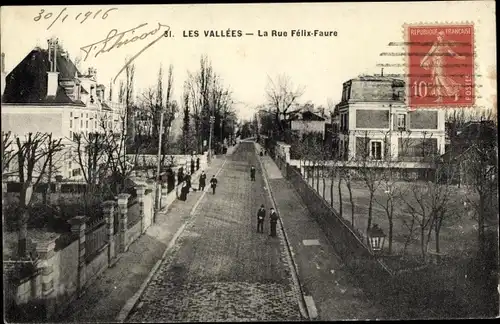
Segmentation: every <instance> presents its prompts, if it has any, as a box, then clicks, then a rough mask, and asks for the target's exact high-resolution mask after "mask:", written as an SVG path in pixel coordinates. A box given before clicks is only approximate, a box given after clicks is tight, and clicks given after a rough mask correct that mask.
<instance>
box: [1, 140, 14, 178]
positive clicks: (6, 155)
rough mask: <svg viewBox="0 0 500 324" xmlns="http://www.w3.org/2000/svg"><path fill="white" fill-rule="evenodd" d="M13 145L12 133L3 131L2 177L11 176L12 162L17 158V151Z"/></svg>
mask: <svg viewBox="0 0 500 324" xmlns="http://www.w3.org/2000/svg"><path fill="white" fill-rule="evenodd" d="M12 146H13V139H12V133H11V132H10V131H9V132H3V131H2V179H3V178H4V177H6V176H9V175H10V173H9V172H8V170H9V166H10V162H11V161H12V160H13V159H14V158H16V153H15V151H14V149H13V148H12Z"/></svg>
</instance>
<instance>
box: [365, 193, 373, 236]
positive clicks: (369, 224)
mask: <svg viewBox="0 0 500 324" xmlns="http://www.w3.org/2000/svg"><path fill="white" fill-rule="evenodd" d="M372 209H373V191H372V190H370V201H369V202H368V223H367V224H366V233H368V231H369V230H370V228H371V227H372ZM368 243H369V242H368Z"/></svg>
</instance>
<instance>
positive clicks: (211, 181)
mask: <svg viewBox="0 0 500 324" xmlns="http://www.w3.org/2000/svg"><path fill="white" fill-rule="evenodd" d="M210 186H211V187H212V192H213V194H214V195H215V188H216V187H217V179H216V178H215V174H214V175H213V176H212V179H210Z"/></svg>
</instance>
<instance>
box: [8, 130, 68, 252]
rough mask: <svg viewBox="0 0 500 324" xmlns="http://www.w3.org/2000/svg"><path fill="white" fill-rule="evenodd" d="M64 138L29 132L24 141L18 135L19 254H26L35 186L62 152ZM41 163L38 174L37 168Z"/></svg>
mask: <svg viewBox="0 0 500 324" xmlns="http://www.w3.org/2000/svg"><path fill="white" fill-rule="evenodd" d="M61 140H62V139H58V140H53V139H52V135H51V134H46V133H35V134H33V133H29V134H28V135H27V136H26V138H25V140H24V141H21V139H20V138H19V137H16V144H17V150H16V157H17V175H18V178H19V182H20V183H21V191H20V194H19V204H20V206H19V208H20V211H21V213H20V217H19V223H18V224H19V233H18V234H19V236H18V255H19V257H25V256H26V248H27V246H26V244H27V233H28V227H27V223H28V219H29V207H30V206H31V194H32V192H33V188H36V187H37V185H38V184H39V183H40V181H41V180H42V179H43V177H44V176H45V172H46V170H47V166H48V164H49V162H50V160H51V159H52V157H53V156H54V155H55V154H57V153H58V152H60V151H61V150H62V149H63V147H64V145H63V144H61ZM38 165H41V166H40V168H39V172H37V173H38V174H36V173H35V168H36V167H37V166H38Z"/></svg>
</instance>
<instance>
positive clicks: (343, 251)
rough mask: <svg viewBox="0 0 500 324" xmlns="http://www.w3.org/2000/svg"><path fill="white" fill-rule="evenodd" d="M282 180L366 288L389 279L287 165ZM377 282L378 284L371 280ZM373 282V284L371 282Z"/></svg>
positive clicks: (382, 267)
mask: <svg viewBox="0 0 500 324" xmlns="http://www.w3.org/2000/svg"><path fill="white" fill-rule="evenodd" d="M285 175H286V177H287V179H288V180H289V181H290V182H291V184H292V185H293V187H294V188H295V190H296V191H297V193H298V194H299V196H300V197H301V198H302V201H303V202H304V204H305V205H306V207H307V209H308V210H309V212H310V214H311V215H312V216H313V217H314V219H315V220H316V221H317V222H318V223H319V224H320V225H321V228H323V230H324V231H325V234H326V236H327V238H328V240H329V242H330V244H332V246H333V247H334V248H335V251H336V252H337V254H338V256H339V257H340V258H341V259H342V261H343V262H344V264H345V265H346V266H347V267H348V268H349V269H350V270H351V272H352V273H353V274H354V275H355V276H356V278H357V279H358V280H359V281H360V282H361V283H362V285H363V286H364V287H366V288H370V289H373V288H374V287H377V286H378V285H382V284H384V282H385V281H384V280H385V279H384V278H387V277H391V275H392V272H391V271H390V269H389V268H388V267H387V266H386V265H385V264H384V263H383V262H382V261H380V260H379V259H377V258H376V257H375V255H374V254H373V253H372V252H371V250H370V249H369V247H368V246H367V245H366V243H365V242H363V239H362V238H361V235H359V234H358V233H357V232H356V230H354V229H353V227H352V226H351V224H350V223H349V222H348V221H347V220H345V219H343V218H342V217H340V215H338V213H337V212H336V211H335V210H334V209H333V208H332V207H331V206H330V205H329V204H328V203H327V202H326V201H325V200H324V199H323V198H322V197H321V196H320V195H319V194H318V193H317V192H316V191H315V190H314V189H313V188H312V187H311V186H310V185H309V184H308V183H307V182H306V181H305V180H304V179H303V177H302V176H301V174H300V172H299V171H298V170H297V169H296V168H295V167H292V166H290V165H287V171H286V174H285ZM375 278H380V279H381V280H380V281H376V280H374V279H375ZM375 281H376V282H375Z"/></svg>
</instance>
